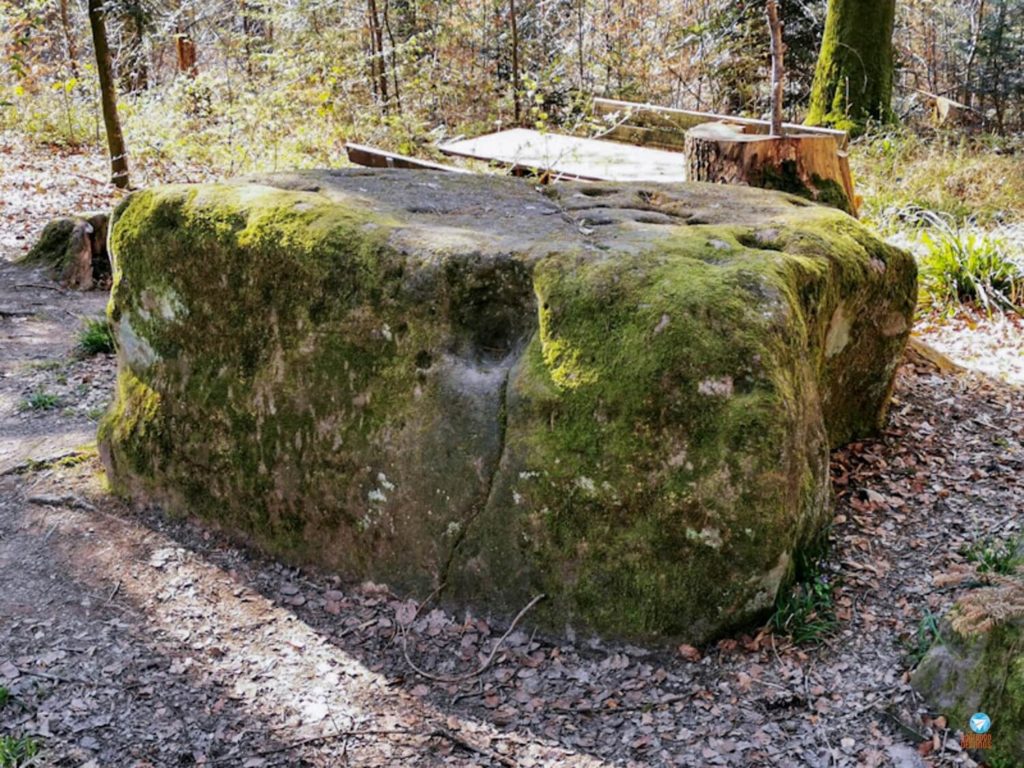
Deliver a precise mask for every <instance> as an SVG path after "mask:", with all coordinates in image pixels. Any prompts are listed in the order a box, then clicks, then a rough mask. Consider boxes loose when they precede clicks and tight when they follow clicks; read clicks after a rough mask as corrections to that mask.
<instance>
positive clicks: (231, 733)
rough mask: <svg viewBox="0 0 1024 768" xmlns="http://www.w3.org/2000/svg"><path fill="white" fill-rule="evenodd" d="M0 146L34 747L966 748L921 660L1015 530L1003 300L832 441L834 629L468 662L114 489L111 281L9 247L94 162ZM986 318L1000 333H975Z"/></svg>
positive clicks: (820, 759) (911, 759) (469, 654)
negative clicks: (105, 445) (807, 637)
mask: <svg viewBox="0 0 1024 768" xmlns="http://www.w3.org/2000/svg"><path fill="white" fill-rule="evenodd" d="M0 165H2V166H3V168H4V173H3V175H2V176H0V687H3V688H6V689H7V690H8V691H9V695H10V698H9V701H8V702H7V703H6V705H5V706H3V708H2V709H0V736H3V735H8V736H11V735H17V736H22V735H25V736H30V737H33V738H36V739H38V741H39V743H40V745H41V747H42V751H41V753H40V758H39V763H38V764H40V765H59V766H89V768H100V767H101V766H104V767H105V766H140V767H141V766H155V767H158V768H163V766H192V765H195V766H222V765H223V766H246V767H253V768H255V767H256V766H344V765H352V766H399V765H401V766H406V765H408V766H413V765H416V766H441V765H465V766H470V765H473V766H534V765H535V766H616V767H623V768H624V767H626V766H714V765H722V766H855V765H856V766H898V767H899V768H911V767H915V766H950V765H962V766H971V765H976V762H975V761H974V760H973V759H972V757H971V756H970V755H968V754H966V753H964V752H963V751H962V750H961V749H960V747H959V740H958V738H957V736H956V731H958V730H961V729H962V728H963V727H964V726H965V725H966V724H964V723H944V722H943V721H942V720H941V719H940V720H933V719H932V718H931V717H929V716H928V712H927V710H926V708H925V707H924V706H923V705H922V703H921V702H920V701H918V699H917V698H916V696H915V694H914V693H913V692H912V690H911V689H910V687H909V685H908V675H909V670H910V669H911V668H912V665H913V664H914V663H915V660H916V658H917V657H918V656H919V654H920V652H921V651H922V650H923V645H922V642H919V641H920V640H921V638H925V637H926V635H927V632H926V631H925V630H926V628H927V627H928V626H929V625H930V622H931V621H932V617H935V616H940V615H941V614H942V613H943V612H944V611H945V610H946V609H948V607H949V606H950V605H951V603H952V601H953V600H954V599H955V597H956V596H957V592H956V590H957V588H956V587H951V586H943V585H944V584H946V583H947V582H948V579H947V578H946V577H947V576H948V574H949V573H951V572H952V573H956V572H968V571H970V570H971V569H972V568H973V566H972V565H971V564H970V563H968V562H967V558H966V557H965V554H964V553H965V551H966V550H967V548H968V547H969V546H971V545H972V544H974V543H976V542H979V541H984V540H987V539H988V538H990V537H991V538H998V539H1009V538H1012V537H1014V536H1017V535H1019V534H1021V520H1020V515H1019V510H1021V509H1022V508H1024V479H1022V478H1024V445H1022V444H1024V389H1022V388H1021V387H1022V385H1024V368H1022V353H1021V348H1022V339H1021V333H1020V327H1019V325H1017V324H1016V323H1015V322H1014V321H1012V320H997V321H992V322H991V323H989V321H985V320H981V319H977V318H969V317H962V318H959V319H958V320H956V321H954V323H952V324H945V325H937V324H929V325H926V326H924V327H923V328H922V331H921V334H920V335H921V337H922V338H923V339H924V340H925V341H928V342H929V343H933V344H935V345H936V346H939V347H942V348H944V350H945V351H947V352H948V353H949V354H951V355H953V356H954V357H956V358H958V359H959V361H960V362H961V363H963V364H964V365H965V366H967V368H968V370H966V371H963V372H957V373H942V372H940V371H938V370H936V369H935V368H933V367H931V366H930V365H928V364H926V363H923V362H920V361H919V362H907V363H906V364H905V365H903V366H902V368H901V369H900V371H899V374H898V379H897V385H896V392H895V400H894V403H893V407H892V410H891V414H890V417H889V422H888V425H887V427H886V429H885V431H884V433H883V434H882V436H881V437H880V438H879V439H877V440H871V441H862V442H858V443H855V444H853V445H850V446H847V447H846V448H844V449H842V450H839V451H837V452H835V454H834V455H833V464H832V474H833V479H834V483H835V488H836V492H837V499H838V501H837V505H836V509H835V520H834V526H833V529H832V539H833V540H832V551H831V554H830V557H829V565H830V569H831V571H830V573H831V576H830V578H832V579H833V580H834V582H835V585H836V586H835V606H836V609H837V615H838V618H839V624H838V628H837V629H836V630H835V631H834V632H833V633H832V634H830V635H829V636H827V637H825V638H824V639H823V640H822V642H821V643H820V644H818V645H810V646H799V645H796V644H794V643H793V642H792V641H791V640H790V639H788V638H786V637H783V636H781V635H778V634H774V633H772V632H769V631H767V629H765V630H762V631H760V632H754V633H751V634H750V635H745V636H741V637H738V638H736V639H735V640H726V641H722V642H720V643H718V644H717V645H714V646H712V647H709V648H706V649H701V650H699V651H698V650H697V649H692V648H689V647H682V648H681V649H667V648H666V649H642V648H637V647H633V646H629V645H621V644H614V643H606V642H601V641H598V640H596V639H592V638H576V639H574V640H572V641H569V640H567V639H551V638H545V637H541V636H537V635H534V634H532V633H530V632H529V631H527V630H524V629H516V630H515V631H513V632H511V633H510V634H509V635H508V637H507V638H505V639H504V642H503V643H502V644H501V647H500V649H498V652H497V653H495V654H494V655H493V662H492V663H490V664H489V665H484V666H485V668H484V669H483V670H482V671H480V672H479V673H478V674H473V673H474V672H476V671H477V670H478V669H479V667H480V666H481V665H482V663H483V662H485V661H486V660H487V659H488V658H489V656H490V655H491V653H492V649H493V648H495V644H496V643H498V642H499V639H500V638H501V637H502V635H503V632H504V628H503V627H500V626H495V625H492V624H491V623H490V622H489V621H487V620H486V619H485V618H482V617H479V616H472V615H452V614H451V613H446V612H444V611H442V610H439V609H435V608H432V607H431V606H429V605H428V606H423V607H422V610H419V611H416V610H415V609H414V607H413V605H412V604H410V603H409V602H408V601H405V600H403V599H401V598H399V597H396V596H394V595H393V594H391V593H390V592H389V591H388V590H387V589H386V588H384V587H382V586H379V585H374V584H349V583H345V582H342V581H340V580H338V579H337V578H336V577H333V576H331V575H329V574H324V573H319V572H316V571H311V570H296V569H293V568H288V567H284V566H282V565H280V564H277V563H275V562H273V561H270V560H268V559H266V558H265V557H263V556H261V555H260V554H258V553H256V552H253V551H251V550H246V549H244V548H241V547H239V546H237V545H235V544H233V543H232V542H231V541H229V540H227V539H226V538H224V537H222V536H221V535H220V534H218V533H215V532H212V531H210V530H209V529H207V528H204V527H203V526H202V525H200V524H199V523H198V522H196V521H192V520H183V519H168V518H167V517H166V516H164V515H162V514H161V513H160V511H159V510H156V509H130V508H128V507H127V506H126V505H124V504H123V503H122V502H120V501H119V500H118V499H116V498H114V497H112V496H111V495H110V494H109V493H107V492H106V491H105V489H104V485H103V480H102V470H101V467H100V464H99V461H98V459H97V458H96V456H95V449H94V447H89V445H88V444H89V443H91V442H92V441H93V439H94V438H93V433H94V431H95V423H96V418H97V417H98V414H99V413H100V409H101V408H102V407H103V406H104V405H105V404H106V403H107V402H108V401H109V399H110V396H111V393H112V385H113V376H114V368H115V362H114V359H113V357H112V356H107V355H100V356H97V357H92V358H83V357H81V356H80V355H79V354H78V353H76V351H75V342H76V334H77V331H78V329H79V327H80V323H81V320H80V318H84V317H91V316H96V315H98V314H99V313H101V312H102V309H103V306H104V302H105V296H104V295H103V294H102V293H101V292H93V293H86V294H81V293H73V292H66V291H63V290H61V289H60V288H59V287H58V286H57V285H56V284H54V283H53V282H51V281H50V280H48V279H47V278H46V277H45V276H43V275H41V274H39V273H38V272H36V271H33V270H30V269H27V268H25V267H21V266H18V265H15V264H12V263H11V260H12V259H14V258H16V257H18V256H19V255H21V254H22V253H24V251H25V250H26V249H27V247H28V245H29V244H30V243H31V241H32V239H33V238H34V237H35V235H36V234H37V233H38V231H39V230H40V229H41V227H42V225H43V224H44V223H45V222H46V220H47V219H48V218H49V217H51V216H53V215H57V214H61V213H65V212H68V211H77V210H83V209H91V208H99V207H106V206H109V205H110V203H111V198H110V197H109V196H108V194H107V193H106V192H105V187H104V186H103V185H102V184H101V183H97V182H96V181H93V180H98V179H102V178H103V175H104V167H103V161H102V158H101V157H99V156H96V155H69V154H61V153H54V154H48V153H44V152H40V151H39V150H32V149H31V148H30V147H27V146H25V145H22V144H19V143H18V142H17V141H16V140H14V139H12V138H10V137H3V136H0ZM979 329H980V330H979ZM1000 329H1001V330H1000ZM997 331H998V332H1000V333H1002V334H1003V336H1002V337H1001V338H1003V339H1004V341H1005V343H1007V344H1010V345H1011V346H1010V348H1009V351H1007V348H1006V347H1005V345H1004V346H1002V347H1000V346H999V345H997V344H995V343H993V342H991V341H990V342H989V343H988V344H987V345H981V344H978V343H975V342H976V341H980V340H982V339H989V340H991V339H992V337H993V334H994V333H996V332H997ZM972 369H973V370H972ZM984 372H987V373H984ZM988 374H992V375H988ZM39 395H52V396H53V397H39ZM33 403H35V405H33ZM40 403H43V404H45V405H44V406H41V407H36V406H39V405H40ZM526 623H527V624H528V618H527V622H526ZM410 662H412V663H410ZM413 663H414V664H415V665H416V667H418V668H419V669H422V670H432V671H433V676H434V677H445V676H448V677H451V676H460V675H461V676H464V678H465V679H463V680H461V681H460V682H457V683H445V682H440V681H438V680H435V679H432V677H428V676H424V675H422V674H419V673H418V672H417V671H416V670H414V669H413Z"/></svg>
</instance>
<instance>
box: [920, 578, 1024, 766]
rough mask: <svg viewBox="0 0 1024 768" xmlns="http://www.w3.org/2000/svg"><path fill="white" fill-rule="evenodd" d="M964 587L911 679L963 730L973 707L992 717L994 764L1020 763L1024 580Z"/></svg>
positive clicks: (1023, 756)
mask: <svg viewBox="0 0 1024 768" xmlns="http://www.w3.org/2000/svg"><path fill="white" fill-rule="evenodd" d="M999 581H1000V582H1001V586H999V587H995V588H993V587H988V588H982V589H979V590H976V591H974V592H972V593H969V594H968V596H967V597H966V598H965V599H964V600H963V601H961V602H960V603H958V604H957V605H956V606H955V607H954V608H953V610H952V611H951V612H950V614H949V616H948V617H947V620H946V621H944V622H943V623H942V625H941V631H940V633H939V634H940V637H939V641H938V642H937V643H936V644H935V646H933V647H932V648H931V650H929V651H928V653H927V654H926V655H925V657H924V659H923V660H922V661H921V663H920V664H919V665H918V667H917V669H916V670H914V674H913V676H912V678H911V682H912V684H913V686H914V688H916V689H917V691H918V692H919V693H920V694H921V696H922V697H923V698H924V700H925V701H926V702H927V703H928V704H929V706H931V707H932V709H933V710H934V711H936V712H940V713H942V714H944V715H946V717H947V719H948V721H949V723H950V726H951V727H952V728H954V729H959V730H962V731H964V732H965V733H970V731H969V730H968V721H969V719H970V717H971V715H973V714H975V713H976V712H984V713H985V714H987V715H988V716H989V718H990V719H991V723H992V728H991V731H990V732H989V733H988V735H989V736H990V737H991V739H992V741H991V747H992V749H991V752H988V753H987V754H986V757H987V758H988V759H989V764H990V765H993V766H1019V765H1024V581H1022V580H1021V577H1020V576H1017V577H1001V578H1000V579H999Z"/></svg>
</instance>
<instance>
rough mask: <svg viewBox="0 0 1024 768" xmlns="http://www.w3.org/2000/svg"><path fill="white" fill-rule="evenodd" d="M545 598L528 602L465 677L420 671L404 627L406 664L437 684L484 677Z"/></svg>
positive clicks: (542, 596) (541, 597)
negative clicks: (518, 629)
mask: <svg viewBox="0 0 1024 768" xmlns="http://www.w3.org/2000/svg"><path fill="white" fill-rule="evenodd" d="M545 597H546V595H543V594H541V595H537V596H536V597H535V598H533V600H531V601H530V602H528V603H527V604H526V606H525V607H524V608H523V610H521V611H520V612H519V613H517V614H516V617H515V618H514V619H512V624H511V625H510V626H509V628H508V629H507V630H505V634H503V635H502V636H501V637H500V638H498V642H496V643H495V644H494V648H492V649H491V652H490V654H489V655H488V656H487V658H486V659H485V660H484V663H483V664H481V665H480V666H479V667H477V668H476V669H475V670H473V671H472V672H467V673H466V674H464V675H455V676H454V677H446V676H444V675H434V674H431V673H430V672H427V671H425V670H422V669H420V668H419V667H417V666H416V665H415V664H414V663H413V661H412V659H410V658H409V642H408V638H409V636H408V633H407V631H406V629H405V628H404V627H403V628H402V655H403V656H404V657H405V663H406V664H408V665H409V667H410V668H411V669H412V671H413V672H415V673H416V674H417V675H419V676H420V677H425V678H427V679H428V680H433V681H434V682H437V683H461V682H463V681H465V680H472V679H473V678H474V677H477V676H479V675H482V674H483V673H484V672H485V671H486V670H487V668H488V667H490V666H491V662H493V661H494V657H495V656H497V655H498V651H499V650H500V649H501V646H502V645H503V644H504V642H505V640H506V639H507V638H508V636H509V635H511V634H512V631H513V630H514V629H515V628H516V625H517V624H518V623H519V621H520V620H521V619H522V618H523V616H525V615H526V614H527V612H528V611H529V610H530V609H531V608H533V606H535V605H536V604H537V603H539V602H540V601H541V600H543V599H544V598H545Z"/></svg>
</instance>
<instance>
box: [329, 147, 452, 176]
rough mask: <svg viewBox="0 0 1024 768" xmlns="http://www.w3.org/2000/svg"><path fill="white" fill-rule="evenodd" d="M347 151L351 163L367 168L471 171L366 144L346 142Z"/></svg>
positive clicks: (448, 171) (450, 171)
mask: <svg viewBox="0 0 1024 768" xmlns="http://www.w3.org/2000/svg"><path fill="white" fill-rule="evenodd" d="M345 153H346V154H347V155H348V160H349V162H350V163H355V164H356V165H362V166H366V167H367V168H411V169H414V170H420V171H445V172H446V173H471V171H467V170H466V169H465V168H456V167H455V166H454V165H442V164H441V163H432V162H430V161H429V160H421V159H420V158H418V157H410V156H409V155H398V154H395V153H394V152H388V151H387V150H383V149H379V148H377V147H369V146H366V145H365V144H353V143H352V142H346V143H345Z"/></svg>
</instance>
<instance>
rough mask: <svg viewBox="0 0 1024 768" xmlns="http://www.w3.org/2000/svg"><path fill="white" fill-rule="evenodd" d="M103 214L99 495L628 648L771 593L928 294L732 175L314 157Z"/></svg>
mask: <svg viewBox="0 0 1024 768" xmlns="http://www.w3.org/2000/svg"><path fill="white" fill-rule="evenodd" d="M115 218H116V221H115V223H114V225H113V230H112V233H111V246H112V250H113V254H114V263H115V270H116V274H115V283H114V288H113V293H112V298H111V305H110V313H111V317H112V320H113V323H114V327H115V329H116V337H117V341H118V354H119V383H118V393H117V398H116V401H115V403H114V405H113V406H112V408H111V410H110V412H109V413H108V414H107V416H106V417H105V418H104V419H103V421H102V423H101V426H100V443H101V451H102V455H103V457H104V461H105V463H106V466H107V468H108V472H109V475H110V478H111V481H112V483H113V485H114V487H115V488H116V489H119V490H120V491H121V492H124V493H126V494H129V495H131V496H134V497H136V498H140V499H141V498H146V499H149V500H155V501H158V502H160V503H162V504H164V505H165V506H166V507H167V508H168V509H170V510H172V511H173V510H181V511H188V512H189V513H197V514H199V515H202V516H204V517H206V518H208V519H210V520H213V521H216V522H217V523H218V524H219V525H221V526H222V527H224V528H225V529H228V530H230V531H233V532H236V533H237V534H240V535H241V536H242V537H244V538H245V539H247V540H249V541H252V542H254V543H256V544H258V545H259V546H261V547H263V548H265V549H266V550H268V551H270V552H272V553H274V554H275V555H278V556H282V557H287V558H289V559H293V560H296V561H303V562H315V563H319V564H321V565H324V566H327V567H329V568H333V569H336V570H337V571H338V572H339V573H340V574H342V575H343V576H345V577H349V578H353V579H364V578H369V579H373V580H375V581H382V582H385V583H388V584H391V585H393V586H395V587H396V588H398V589H405V590H410V591H413V592H415V593H416V594H424V593H425V592H426V591H429V590H430V589H431V588H433V587H434V586H435V585H437V584H441V583H444V584H445V585H446V587H445V591H444V595H445V598H446V599H449V600H451V601H452V602H456V603H459V604H463V605H470V606H472V607H473V608H474V609H475V610H477V611H478V612H481V613H486V612H491V613H494V614H496V615H498V616H509V615H511V614H513V613H514V612H515V611H516V610H518V609H519V608H520V607H522V606H523V605H524V604H525V603H526V602H527V601H528V600H529V599H530V598H531V597H532V596H533V595H535V594H537V593H544V594H546V595H547V596H548V599H547V600H546V601H544V602H543V603H541V604H540V605H539V606H538V607H537V608H536V609H535V612H534V613H533V614H532V619H533V620H534V621H535V622H537V623H539V624H540V625H542V626H545V627H548V628H550V629H553V630H562V629H564V628H565V627H566V626H567V625H570V626H573V627H575V628H577V629H587V630H595V631H598V632H602V633H604V634H606V635H609V636H617V637H627V638H633V639H640V640H644V639H647V640H653V639H673V640H684V641H687V642H691V643H695V642H701V641H706V640H709V639H711V638H714V637H715V636H718V635H721V634H723V633H724V632H727V631H729V630H730V629H732V628H734V627H737V626H739V625H742V624H744V623H746V622H750V621H752V620H754V619H756V618H758V617H760V616H762V615H763V614H764V612H765V610H766V609H768V608H769V607H770V606H771V605H772V602H773V600H774V598H775V596H776V593H777V592H778V590H779V589H780V586H781V585H783V584H785V583H786V582H787V580H788V579H790V578H791V576H792V572H793V568H794V562H795V560H796V559H797V556H798V554H799V553H800V552H801V551H802V550H803V549H805V548H807V547H809V546H811V545H813V544H815V543H816V540H817V539H818V537H819V535H820V532H821V530H822V528H823V526H824V524H825V522H826V520H827V518H828V513H829V508H830V500H831V493H830V487H829V477H828V450H829V446H830V444H831V445H836V444H840V443H842V442H844V441H847V440H849V439H851V438H853V437H856V436H860V435H864V434H867V433H869V432H871V431H873V430H875V429H877V428H878V427H879V426H880V424H881V421H882V418H883V416H884V411H885V407H886V402H887V400H888V397H889V393H890V389H891V386H892V381H893V376H894V373H895V369H896V366H897V364H898V362H899V359H900V355H901V352H902V349H903V346H904V344H905V342H906V339H907V336H908V333H909V329H910V322H911V317H912V312H913V309H914V304H915V299H916V272H915V267H914V263H913V261H912V259H911V258H910V256H908V255H907V254H906V253H904V252H902V251H900V250H898V249H895V248H893V247H890V246H888V245H886V244H885V243H883V242H882V241H880V240H878V239H877V238H876V237H874V236H873V235H872V234H870V233H869V232H868V231H867V230H866V229H864V228H863V227H862V226H861V225H859V224H858V223H857V222H856V221H854V220H852V219H851V218H849V217H848V216H846V215H845V214H842V213H839V212H837V211H834V210H831V209H827V208H824V207H819V206H814V205H811V204H809V203H808V202H807V201H805V200H802V199H799V198H794V197H791V196H787V195H783V194H779V193H770V192H763V191H760V190H754V189H747V188H739V187H724V186H713V185H701V184H693V185H682V186H672V187H668V186H659V185H651V184H634V185H582V184H564V185H558V186H555V187H549V188H547V189H546V190H544V191H543V192H542V191H538V190H537V189H535V188H534V187H533V186H531V185H529V184H528V183H526V182H523V181H519V180H512V179H502V178H495V177H486V176H480V177H475V176H463V175H458V176H454V175H445V174H443V173H433V172H423V171H365V170H358V171H322V172H304V173H295V174H284V175H275V176H270V177H262V178H252V179H247V180H241V181H236V182H230V183H225V184H215V185H201V186H185V185H182V186H167V187H157V188H154V189H150V190H146V191H142V192H137V193H135V194H133V195H131V196H130V197H129V198H128V199H127V200H126V201H125V202H124V203H122V205H121V206H120V207H119V208H118V210H117V211H116V212H115Z"/></svg>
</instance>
